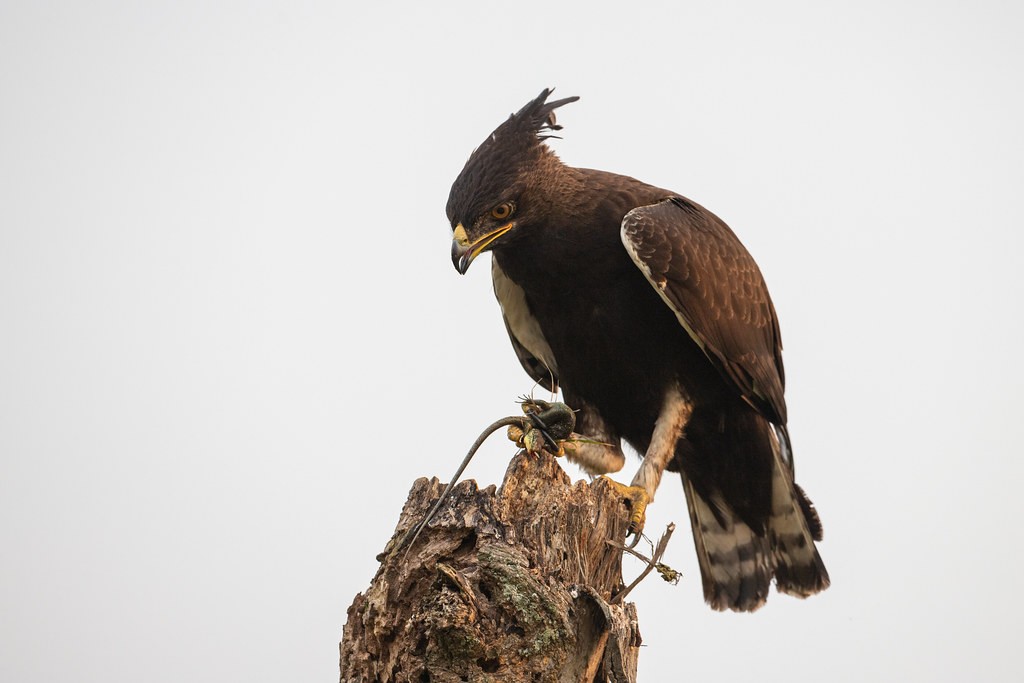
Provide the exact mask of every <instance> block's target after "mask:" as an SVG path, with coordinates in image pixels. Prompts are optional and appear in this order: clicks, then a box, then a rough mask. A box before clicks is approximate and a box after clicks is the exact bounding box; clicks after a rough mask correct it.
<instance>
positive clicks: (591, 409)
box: [447, 90, 829, 610]
mask: <svg viewBox="0 0 1024 683" xmlns="http://www.w3.org/2000/svg"><path fill="white" fill-rule="evenodd" d="M549 95H550V91H549V90H545V91H543V92H542V93H541V94H540V96H539V97H538V98H537V99H535V100H533V101H532V102H529V103H528V104H526V106H524V107H523V108H522V109H521V110H520V111H519V112H517V113H516V114H513V115H512V116H511V117H510V118H509V119H508V120H507V121H505V122H504V123H503V124H502V125H501V126H499V127H498V128H497V129H496V130H495V131H494V132H493V133H492V134H491V135H490V136H489V137H488V138H487V139H486V140H485V141H484V142H483V144H481V145H480V146H479V147H478V148H477V149H476V150H475V151H474V152H473V154H472V156H471V157H470V158H469V160H468V161H467V162H466V166H465V168H464V169H463V171H462V173H460V174H459V177H458V178H457V179H456V181H455V183H454V184H453V185H452V190H451V194H450V196H449V198H448V206H447V213H448V219H449V221H450V222H451V225H452V229H453V230H454V241H453V243H452V259H453V262H454V264H455V266H456V268H457V269H458V270H459V271H460V272H463V273H464V272H465V271H466V270H467V269H468V268H469V265H470V263H472V261H473V259H474V258H475V257H476V256H477V255H478V254H480V253H481V252H483V251H485V250H489V251H491V252H492V254H493V260H492V275H493V277H494V288H495V294H496V295H497V297H498V300H499V302H500V304H501V306H502V311H503V313H504V316H505V322H506V326H507V328H508V332H509V336H510V338H511V340H512V345H513V348H514V349H515V351H516V354H517V355H518V357H519V359H520V362H521V363H522V365H523V367H524V369H525V370H526V371H527V373H529V374H530V376H531V377H533V378H534V379H535V380H536V381H538V382H540V383H541V384H542V385H544V386H545V387H547V388H549V389H552V390H554V389H555V388H557V387H558V386H560V387H561V389H562V391H563V393H564V396H565V400H566V402H567V403H568V404H569V405H571V406H573V407H574V408H577V409H579V414H578V417H577V431H579V432H581V433H583V434H585V435H587V436H592V437H594V438H595V440H598V441H602V442H605V443H610V444H613V445H612V446H602V445H599V444H587V445H584V446H581V447H579V448H578V449H577V450H576V451H575V452H573V453H570V454H569V455H570V457H571V458H572V459H574V460H575V461H577V462H579V463H580V464H581V465H582V466H583V467H584V468H586V469H587V470H588V471H590V472H593V473H604V472H609V471H617V470H618V469H620V468H621V467H622V464H623V462H624V458H623V455H622V451H621V448H620V445H619V444H620V439H624V440H625V441H626V442H628V443H629V444H630V445H632V446H633V447H634V448H636V449H637V450H638V451H639V452H641V453H644V454H645V456H644V462H643V464H642V465H641V467H640V470H639V471H638V472H637V475H636V477H635V478H634V479H633V485H634V486H637V487H640V489H643V491H645V492H646V494H647V497H648V498H649V499H653V497H654V493H655V491H656V489H657V486H658V483H659V481H660V478H661V474H662V472H663V471H664V470H665V469H668V470H670V471H679V472H681V474H682V479H683V485H684V487H685V490H686V496H687V504H688V507H689V509H690V517H691V522H692V525H693V530H694V539H695V542H696V546H697V554H698V560H699V563H700V567H701V574H702V577H703V583H704V593H705V598H706V599H707V600H708V602H709V603H710V604H711V605H712V606H713V607H715V608H716V609H734V610H753V609H756V608H757V607H759V606H760V605H762V604H763V603H764V601H765V599H766V597H767V591H768V586H769V583H770V581H771V579H772V578H773V577H774V578H775V580H776V583H777V586H778V588H779V590H781V591H784V592H787V593H792V594H794V595H798V596H807V595H811V594H813V593H817V592H818V591H820V590H823V589H824V588H826V587H827V586H828V583H829V579H828V574H827V572H826V571H825V567H824V565H823V564H822V562H821V559H820V557H819V556H818V553H817V550H816V548H815V546H814V540H820V538H821V525H820V523H819V522H818V519H817V515H816V514H815V512H814V509H813V507H812V506H811V504H810V502H809V501H808V500H807V498H806V496H804V494H803V492H802V491H801V490H800V489H799V487H797V486H796V485H795V483H794V482H793V479H792V459H791V448H790V444H789V434H788V432H787V430H786V402H785V398H784V393H783V392H784V387H785V379H784V374H783V366H782V342H781V338H780V334H779V325H778V320H777V318H776V315H775V309H774V307H773V305H772V302H771V298H770V296H769V295H768V289H767V287H766V286H765V283H764V280H763V278H762V276H761V272H760V270H759V269H758V267H757V264H756V263H755V262H754V260H753V259H752V258H751V256H750V254H749V253H748V252H747V251H746V249H745V248H744V247H743V245H742V244H741V243H740V242H739V240H738V239H737V238H736V236H735V235H734V234H733V232H732V231H731V230H730V229H729V227H728V226H727V225H726V224H725V223H724V222H722V221H721V220H720V219H719V218H718V217H717V216H715V215H714V214H712V213H711V212H710V211H708V210H706V209H704V208H703V207H701V206H699V205H697V204H695V203H693V202H691V201H690V200H688V199H686V198H684V197H682V196H680V195H678V194H676V193H674V192H670V191H668V190H663V189H660V188H657V187H653V186H651V185H647V184H646V183H642V182H640V181H638V180H635V179H633V178H629V177H626V176H620V175H616V174H613V173H607V172H604V171H595V170H590V169H579V168H572V167H570V166H566V165H565V164H563V163H562V162H561V161H560V160H559V159H558V158H557V157H556V156H555V154H554V153H553V152H552V151H551V150H550V149H549V148H548V147H547V145H546V144H545V143H544V142H543V140H544V138H545V137H548V136H549V135H548V134H547V133H546V131H552V130H558V129H559V126H557V125H556V124H555V118H554V110H555V109H556V108H558V107H560V106H562V105H564V104H567V103H569V102H573V101H575V100H576V99H578V98H575V97H570V98H566V99H562V100H557V101H554V102H547V98H548V96H549ZM639 509H640V510H642V508H639ZM641 514H642V513H641ZM636 521H637V522H638V523H639V524H642V518H641V517H638V518H637V520H636Z"/></svg>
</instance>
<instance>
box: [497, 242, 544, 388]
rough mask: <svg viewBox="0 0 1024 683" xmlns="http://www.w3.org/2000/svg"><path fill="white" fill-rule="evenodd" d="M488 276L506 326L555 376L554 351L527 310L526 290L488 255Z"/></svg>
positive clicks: (528, 308)
mask: <svg viewBox="0 0 1024 683" xmlns="http://www.w3.org/2000/svg"><path fill="white" fill-rule="evenodd" d="M491 278H492V279H493V280H494V295H495V296H496V297H497V298H498V303H499V304H501V312H502V313H504V314H505V320H507V321H508V327H509V329H510V330H512V334H513V335H515V338H516V340H517V341H518V342H519V343H520V344H521V345H522V346H523V348H525V349H526V350H527V351H529V352H530V354H531V355H532V356H533V357H534V358H536V359H537V360H539V361H540V362H541V363H543V364H544V366H545V367H546V368H547V369H548V370H549V371H550V372H551V373H552V374H553V375H554V376H556V377H557V376H558V366H557V364H556V363H555V354H554V353H552V352H551V347H550V346H548V340H547V339H545V338H544V333H543V332H542V331H541V329H540V324H539V323H538V322H537V319H536V318H534V317H533V314H532V313H531V312H530V306H529V304H527V303H526V293H525V292H523V288H522V287H520V286H519V285H517V284H516V283H515V282H512V280H511V278H509V277H508V276H507V275H505V271H503V270H502V269H501V266H499V265H498V259H497V258H496V257H495V256H494V255H493V254H492V255H491Z"/></svg>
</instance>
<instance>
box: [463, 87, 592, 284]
mask: <svg viewBox="0 0 1024 683" xmlns="http://www.w3.org/2000/svg"><path fill="white" fill-rule="evenodd" d="M551 92H552V91H551V89H550V88H545V89H544V90H542V91H541V93H540V95H538V96H537V97H536V99H534V100H531V101H530V102H527V103H526V105H525V106H524V107H523V108H522V109H520V110H519V111H517V112H516V113H515V114H512V115H511V116H510V117H509V118H508V120H507V121H505V122H504V123H502V124H501V125H500V126H498V127H497V128H495V129H494V132H493V133H491V134H490V135H489V136H487V139H486V140H484V141H483V143H482V144H481V145H480V146H479V147H477V148H476V150H474V151H473V154H471V155H470V157H469V160H468V161H466V165H465V167H463V169H462V172H461V173H459V177H458V178H456V179H455V182H454V183H453V184H452V189H451V192H450V193H449V195H448V206H447V207H446V212H447V214H448V221H449V223H450V224H451V227H452V263H453V264H454V265H455V269H456V270H458V271H459V273H463V274H464V273H465V272H466V271H467V270H469V265H470V263H472V262H473V259H475V258H476V257H477V256H478V255H479V254H481V253H482V252H484V251H485V250H487V249H489V248H491V247H492V246H493V245H494V243H495V242H496V241H498V240H499V239H500V238H502V237H503V236H505V235H506V234H509V237H507V238H506V240H509V239H512V237H511V234H513V233H515V232H516V228H517V227H518V226H522V225H527V224H529V223H530V221H531V218H535V217H536V215H537V214H538V213H539V212H542V211H543V207H542V206H539V205H538V204H539V202H537V201H536V199H537V198H538V196H542V194H543V193H542V192H539V191H538V190H542V189H543V186H544V180H545V178H546V176H545V173H544V171H545V168H547V167H548V164H556V165H560V164H561V162H560V161H558V158H557V157H556V156H555V155H554V153H553V152H552V151H551V150H550V149H548V147H547V145H545V144H544V140H546V139H547V138H549V137H552V136H551V135H545V134H543V132H544V131H549V130H552V131H553V130H561V128H562V127H561V126H559V125H558V124H557V123H555V109H557V108H558V107H561V106H562V105H563V104H568V103H569V102H575V101H576V100H578V99H579V97H566V98H564V99H561V100H555V101H554V102H548V101H547V99H548V97H549V96H550V95H551Z"/></svg>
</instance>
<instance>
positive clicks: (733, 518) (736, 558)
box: [682, 474, 772, 612]
mask: <svg viewBox="0 0 1024 683" xmlns="http://www.w3.org/2000/svg"><path fill="white" fill-rule="evenodd" d="M682 476H683V488H684V489H685V491H686V506H687V508H689V511H690V524H691V525H692V526H693V540H694V543H695V544H696V546H697V562H698V564H699V565H700V576H701V581H702V582H703V584H704V599H705V600H706V601H707V603H708V604H709V605H711V607H712V608H714V609H716V610H726V609H731V610H734V611H737V612H753V611H754V610H756V609H757V608H759V607H760V606H761V605H763V604H764V603H765V600H767V599H768V588H769V586H770V584H771V579H772V566H771V559H772V553H771V551H770V548H769V547H768V539H767V538H766V537H765V536H764V534H757V533H756V532H755V531H754V530H753V529H751V528H750V526H748V525H747V524H746V523H745V522H744V521H743V520H742V519H740V517H739V515H737V514H736V513H734V512H733V511H732V510H731V509H730V508H729V506H728V504H726V503H725V501H723V500H721V497H720V496H719V495H718V494H711V495H709V496H708V497H707V498H705V497H704V496H703V495H701V494H700V493H698V492H697V490H696V489H695V488H694V486H693V484H692V482H691V481H690V479H689V478H688V477H687V476H686V475H685V474H683V475H682Z"/></svg>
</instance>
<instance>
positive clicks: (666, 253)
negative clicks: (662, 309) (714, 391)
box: [622, 197, 786, 425]
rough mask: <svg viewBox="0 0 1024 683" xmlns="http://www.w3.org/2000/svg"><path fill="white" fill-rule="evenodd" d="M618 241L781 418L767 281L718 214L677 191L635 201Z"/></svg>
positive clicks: (778, 345) (777, 342)
mask: <svg viewBox="0 0 1024 683" xmlns="http://www.w3.org/2000/svg"><path fill="white" fill-rule="evenodd" d="M622 241H623V244H624V245H625V247H626V250H627V251H628V252H629V254H630V256H631V257H632V258H633V260H634V261H635V262H636V264H637V266H638V267H639V268H640V270H641V271H643V273H644V275H645V276H646V277H647V279H648V280H650V282H651V284H652V285H653V286H654V288H655V290H657V291H658V293H659V294H661V296H662V298H663V299H664V300H665V302H666V303H667V304H668V305H669V306H670V307H671V308H672V310H673V311H674V312H675V314H676V317H677V318H678V319H679V322H680V323H681V324H682V325H683V327H685V328H686V331H687V332H688V333H689V334H690V336H691V337H692V338H693V339H694V340H695V341H696V342H697V343H698V344H700V345H701V347H702V348H703V349H704V352H705V353H706V354H707V356H708V358H709V359H711V361H712V363H714V364H715V365H716V366H717V367H718V369H719V370H720V371H721V373H722V374H723V375H724V376H725V377H726V378H728V380H729V381H731V382H732V384H733V385H734V386H735V387H736V389H737V390H739V392H740V394H741V395H742V396H743V397H744V399H746V400H747V402H748V403H750V404H751V405H753V406H754V408H756V409H757V410H758V411H759V412H761V414H762V415H764V416H765V417H766V418H767V419H768V420H770V421H771V422H773V423H775V424H777V425H785V423H786V401H785V398H784V396H783V392H784V388H785V374H784V372H783V368H782V340H781V337H780V335H779V323H778V319H777V318H776V315H775V307H774V306H773V305H772V300H771V297H770V296H769V295H768V288H767V287H766V286H765V283H764V278H763V277H762V276H761V271H760V269H759V268H758V267H757V264H756V263H755V262H754V259H753V258H752V257H751V256H750V254H749V253H748V252H747V250H746V249H745V248H744V246H743V245H742V244H741V243H740V241H739V239H737V237H736V235H735V234H733V232H732V230H730V229H729V226H727V225H726V224H725V223H724V222H722V220H721V219H719V218H718V217H717V216H715V215H714V214H713V213H711V212H710V211H708V210H707V209H705V208H703V207H702V206H699V205H697V204H694V203H693V202H690V201H689V200H687V199H684V198H682V197H672V198H669V199H666V200H665V201H662V202H659V203H657V204H652V205H650V206H642V207H638V208H636V209H633V210H632V211H630V212H629V213H628V214H626V217H625V218H624V219H623V221H622Z"/></svg>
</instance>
